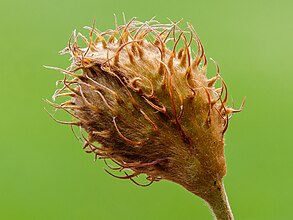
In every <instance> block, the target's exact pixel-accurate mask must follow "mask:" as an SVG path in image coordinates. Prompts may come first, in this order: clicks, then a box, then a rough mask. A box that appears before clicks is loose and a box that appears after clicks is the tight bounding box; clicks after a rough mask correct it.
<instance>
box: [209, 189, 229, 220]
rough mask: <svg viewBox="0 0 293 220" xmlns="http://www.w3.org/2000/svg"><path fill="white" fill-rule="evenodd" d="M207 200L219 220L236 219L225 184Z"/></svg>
mask: <svg viewBox="0 0 293 220" xmlns="http://www.w3.org/2000/svg"><path fill="white" fill-rule="evenodd" d="M206 201H207V202H208V204H209V205H210V208H211V209H212V211H213V212H214V215H215V218H216V219H217V220H234V217H233V214H232V211H231V208H230V205H229V201H228V198H227V195H226V192H225V188H224V185H223V184H221V185H220V186H219V187H218V188H217V190H216V191H215V192H214V193H212V194H211V195H210V196H209V198H208V199H206Z"/></svg>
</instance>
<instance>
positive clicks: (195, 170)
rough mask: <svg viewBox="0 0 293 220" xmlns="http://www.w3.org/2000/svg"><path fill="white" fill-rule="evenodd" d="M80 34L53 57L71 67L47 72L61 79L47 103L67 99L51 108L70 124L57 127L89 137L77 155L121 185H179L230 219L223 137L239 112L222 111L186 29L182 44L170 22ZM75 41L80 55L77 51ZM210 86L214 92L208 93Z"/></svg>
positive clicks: (218, 91)
mask: <svg viewBox="0 0 293 220" xmlns="http://www.w3.org/2000/svg"><path fill="white" fill-rule="evenodd" d="M86 29H89V30H90V36H89V40H88V39H86V38H85V37H84V36H83V35H82V34H80V33H78V34H76V33H75V32H73V34H72V35H71V37H70V40H69V43H68V47H67V48H65V49H64V50H63V51H62V52H61V53H62V54H63V53H69V54H70V55H71V58H72V64H71V66H70V67H68V68H67V69H66V70H62V69H59V68H54V69H56V70H59V71H61V72H62V73H63V74H64V75H65V76H66V77H65V78H64V80H63V81H62V83H63V85H64V87H63V88H62V89H59V90H57V91H56V92H55V94H54V97H60V96H68V98H69V99H70V100H69V101H66V102H64V103H62V104H60V105H56V104H52V106H53V107H55V108H57V109H63V110H65V111H66V112H68V113H69V114H71V115H72V116H73V117H74V118H77V119H78V121H74V122H61V123H65V124H67V123H68V124H72V125H77V126H80V127H81V128H83V129H84V130H85V131H86V132H87V133H88V135H89V137H88V138H86V137H84V136H83V138H84V140H85V145H84V148H85V149H86V151H87V152H88V153H94V154H95V156H96V157H100V158H102V159H104V160H106V159H109V160H112V161H113V162H114V163H115V164H117V165H118V168H114V167H112V166H110V165H109V164H107V163H106V165H107V167H108V168H109V169H112V170H117V169H118V170H119V171H123V170H124V169H127V170H132V171H133V173H132V174H129V173H127V172H126V173H125V176H123V177H121V178H125V179H130V180H131V181H133V182H135V183H137V182H136V181H135V179H133V178H134V177H136V176H137V175H139V174H146V175H147V180H149V181H150V183H149V184H151V183H153V182H154V181H158V180H160V179H166V180H170V181H173V182H176V183H179V184H180V185H182V186H183V187H185V188H186V189H188V190H189V191H191V192H193V193H194V194H196V195H198V196H200V197H201V198H203V199H204V200H206V201H207V202H208V203H209V204H210V205H211V207H212V209H213V210H214V212H215V215H216V216H217V218H218V219H232V218H233V217H232V214H230V215H229V213H227V210H226V211H225V210H224V209H225V207H226V208H227V207H228V206H227V201H226V200H225V198H224V196H225V195H224V194H223V193H224V191H223V185H222V179H223V177H224V175H225V173H226V163H225V157H224V138H223V134H224V133H225V131H226V129H227V127H228V120H229V115H230V114H232V113H236V112H239V111H241V109H242V106H243V105H242V106H241V109H240V110H234V109H233V108H230V107H227V106H226V103H227V98H228V92H227V87H226V84H225V82H224V81H223V79H222V77H221V76H220V70H219V67H218V65H217V64H216V68H217V72H216V75H215V76H214V77H212V78H211V79H208V78H207V77H206V71H207V59H206V56H205V53H204V48H203V45H202V43H201V42H200V40H199V37H198V36H197V34H196V32H195V31H194V29H193V27H192V26H191V25H190V24H189V25H188V30H189V34H188V36H189V38H188V36H187V31H186V30H184V31H182V30H181V29H180V28H179V27H178V23H174V22H173V23H172V24H165V25H164V24H159V23H158V22H156V21H155V20H150V21H148V22H145V23H142V22H138V21H136V20H135V19H132V20H130V21H129V22H128V23H125V24H124V25H121V26H118V25H116V29H115V30H108V31H106V32H102V33H100V32H99V31H97V30H96V29H94V27H92V28H89V27H86ZM94 35H95V39H94ZM79 37H80V38H81V39H82V40H83V41H84V42H85V43H86V45H87V47H86V48H80V47H79V46H78V44H77V40H78V38H79ZM72 41H73V43H72ZM170 41H173V48H172V49H171V50H170V49H168V47H167V46H166V44H167V42H170ZM179 42H182V43H183V48H178V45H179ZM193 43H195V45H196V46H197V53H196V54H195V55H192V54H193V50H192V46H193ZM217 80H220V81H221V82H222V87H221V88H215V87H214V86H215V83H216V81H217ZM58 122H60V121H58ZM94 143H99V144H100V145H99V146H95V145H94ZM107 172H109V171H107ZM137 184H138V185H144V184H139V183H137ZM149 184H146V185H149ZM215 200H219V203H215ZM221 202H222V204H220V203H221ZM225 202H226V203H225ZM219 204H220V205H219ZM225 212H226V216H225Z"/></svg>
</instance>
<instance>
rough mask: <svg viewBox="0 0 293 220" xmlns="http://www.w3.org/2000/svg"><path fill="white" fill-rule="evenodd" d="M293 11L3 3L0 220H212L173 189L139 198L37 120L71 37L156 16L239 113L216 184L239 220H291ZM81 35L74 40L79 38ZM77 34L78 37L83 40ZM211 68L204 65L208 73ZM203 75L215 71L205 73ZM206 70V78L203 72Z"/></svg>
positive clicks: (253, 6)
mask: <svg viewBox="0 0 293 220" xmlns="http://www.w3.org/2000/svg"><path fill="white" fill-rule="evenodd" d="M292 8H293V1H285V0H284V1H277V0H276V1H273V0H260V1H255V0H248V1H235V0H230V1H204V0H202V1H192V0H180V1H178V0H177V1H174V0H168V1H167V0H163V1H156V0H148V1H135V0H132V1H117V0H111V1H99V0H95V1H93V0H91V1H88V0H86V1H74V0H72V1H69V0H63V1H57V0H51V1H49V0H47V1H37V0H28V1H21V0H15V1H5V2H4V1H2V3H1V14H0V18H1V19H0V27H1V36H0V46H1V54H0V62H1V70H0V71H1V73H0V74H1V85H0V113H1V123H0V144H1V145H0V147H1V151H0V171H1V172H0V219H37V220H39V219H41V220H47V219H56V220H59V219H62V220H67V219H68V220H69V219H70V220H75V219H108V220H110V219H121V220H132V219H140V220H144V219H154V220H156V219H170V220H176V219H184V220H191V219H200V220H205V219H212V216H211V213H210V211H209V209H208V207H207V206H206V205H205V204H204V202H203V201H202V200H200V199H199V198H197V197H195V196H193V195H192V194H191V193H189V192H187V191H186V190H184V189H183V188H181V187H180V186H179V185H176V184H174V183H171V182H167V181H161V182H160V183H155V184H153V185H152V186H151V187H147V188H141V187H138V186H136V185H134V184H133V183H131V182H130V181H123V180H119V179H115V178H112V177H110V176H109V175H108V174H106V173H105V172H104V171H103V169H102V167H104V164H103V163H102V161H98V162H93V156H92V155H87V154H86V153H84V151H83V150H82V147H81V143H79V142H78V141H77V140H76V139H75V138H74V136H73V134H72V132H71V130H70V128H69V127H67V126H62V125H59V124H57V123H55V122H53V120H52V119H51V118H50V117H49V116H48V114H47V113H46V112H45V111H44V106H46V107H47V108H48V105H47V104H45V103H44V102H43V101H42V99H43V98H48V99H50V100H51V96H52V94H53V92H54V90H55V88H56V87H55V81H56V80H58V79H61V78H62V75H61V74H60V73H58V72H57V71H52V70H47V69H45V68H43V66H42V65H52V66H58V67H62V68H65V67H67V66H68V65H69V60H68V59H69V57H68V56H59V55H58V54H57V52H58V51H59V50H60V49H63V48H64V47H65V46H66V44H67V40H68V38H69V36H70V34H71V32H72V30H73V29H77V30H82V27H83V26H84V25H91V24H92V22H93V18H94V17H95V16H96V18H97V27H98V28H99V29H101V30H104V29H108V28H113V27H114V19H113V14H114V13H116V14H117V15H118V18H119V21H120V22H122V12H125V14H126V17H127V18H128V19H130V18H131V17H133V16H137V17H138V18H139V19H140V20H142V21H144V20H147V19H150V18H151V17H153V16H157V19H158V20H159V21H161V22H167V19H166V17H169V18H171V19H173V20H178V19H181V18H184V19H185V21H189V22H192V23H193V24H194V26H195V28H196V30H197V32H198V34H199V36H200V37H201V39H202V42H203V44H204V46H205V49H206V53H207V56H208V57H213V58H214V59H215V60H217V61H218V62H219V64H220V67H221V72H222V75H223V77H224V79H225V81H226V83H227V85H228V88H229V92H230V95H231V96H230V97H229V98H230V100H231V97H233V99H234V100H235V103H236V106H239V105H240V103H241V101H242V99H243V97H244V96H247V102H246V105H245V108H244V111H243V112H242V113H240V114H237V115H235V116H234V117H233V119H232V120H231V123H230V127H229V129H228V132H227V135H226V156H227V163H228V175H227V176H226V177H225V185H226V188H227V191H228V195H229V199H230V202H231V206H232V209H233V211H234V215H235V218H236V219H239V220H241V219H249V220H250V219H252V220H254V219H255V220H256V219H257V220H262V219H263V220H270V219H272V220H273V219H277V220H280V219H293V213H292V198H293V190H292V186H293V178H292V169H293V163H292V155H293V147H292V146H293V145H292V140H291V138H292V136H293V135H292V131H293V129H292V126H293V120H292V113H293V104H292V101H293V99H292V92H293V91H292V83H293V75H292V57H293V43H292V41H293V28H292V22H293V14H292ZM82 31H83V30H82ZM83 33H86V31H83ZM210 64H211V63H210ZM210 66H212V65H210ZM213 71H214V67H211V68H210V74H211V72H213Z"/></svg>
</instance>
